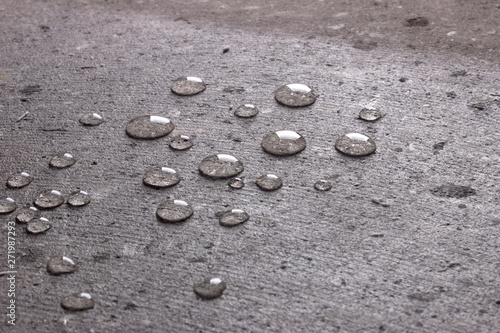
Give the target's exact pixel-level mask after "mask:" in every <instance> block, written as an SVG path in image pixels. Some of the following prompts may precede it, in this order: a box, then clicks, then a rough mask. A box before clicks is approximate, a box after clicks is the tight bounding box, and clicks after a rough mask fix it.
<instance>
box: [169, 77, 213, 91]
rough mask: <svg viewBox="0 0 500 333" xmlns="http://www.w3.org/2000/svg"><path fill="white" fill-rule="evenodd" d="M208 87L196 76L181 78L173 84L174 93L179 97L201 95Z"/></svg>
mask: <svg viewBox="0 0 500 333" xmlns="http://www.w3.org/2000/svg"><path fill="white" fill-rule="evenodd" d="M206 87H207V85H206V84H205V82H203V80H202V79H200V78H198V77H195V76H187V77H181V78H178V79H177V80H175V81H174V83H173V84H172V87H171V89H172V91H173V92H174V93H176V94H177V95H182V96H189V95H196V94H199V93H201V92H202V91H204V90H205V89H206Z"/></svg>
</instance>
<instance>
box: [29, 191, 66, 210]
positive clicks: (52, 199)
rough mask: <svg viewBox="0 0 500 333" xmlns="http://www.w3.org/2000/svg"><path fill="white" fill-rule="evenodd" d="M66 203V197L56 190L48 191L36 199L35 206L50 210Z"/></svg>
mask: <svg viewBox="0 0 500 333" xmlns="http://www.w3.org/2000/svg"><path fill="white" fill-rule="evenodd" d="M63 203H64V197H63V196H62V195H61V192H59V191H56V190H46V191H43V192H42V193H40V194H39V195H38V197H37V198H36V199H35V205H36V206H37V207H38V208H44V209H50V208H55V207H57V206H60V205H62V204H63Z"/></svg>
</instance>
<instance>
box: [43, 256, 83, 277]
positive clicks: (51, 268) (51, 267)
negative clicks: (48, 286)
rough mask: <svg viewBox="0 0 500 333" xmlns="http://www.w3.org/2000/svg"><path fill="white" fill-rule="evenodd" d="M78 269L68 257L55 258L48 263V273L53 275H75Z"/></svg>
mask: <svg viewBox="0 0 500 333" xmlns="http://www.w3.org/2000/svg"><path fill="white" fill-rule="evenodd" d="M77 269H78V266H77V265H75V263H74V262H73V260H71V259H70V258H68V257H64V256H62V257H53V258H50V259H49V261H48V262H47V272H49V273H50V274H52V275H60V274H68V273H73V272H75V271H76V270H77Z"/></svg>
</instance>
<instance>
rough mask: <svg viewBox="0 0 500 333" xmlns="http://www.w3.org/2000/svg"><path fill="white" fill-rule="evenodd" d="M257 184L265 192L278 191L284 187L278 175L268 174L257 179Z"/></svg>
mask: <svg viewBox="0 0 500 333" xmlns="http://www.w3.org/2000/svg"><path fill="white" fill-rule="evenodd" d="M255 184H257V186H259V188H260V189H261V190H263V191H276V190H279V189H280V188H281V187H282V186H283V181H282V180H281V178H280V177H278V176H276V175H273V174H267V175H262V176H260V177H259V178H257V180H256V181H255Z"/></svg>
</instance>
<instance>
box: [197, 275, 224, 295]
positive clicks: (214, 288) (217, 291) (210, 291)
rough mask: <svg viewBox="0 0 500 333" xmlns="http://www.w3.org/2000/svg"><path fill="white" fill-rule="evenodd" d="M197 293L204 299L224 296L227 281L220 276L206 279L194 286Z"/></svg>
mask: <svg viewBox="0 0 500 333" xmlns="http://www.w3.org/2000/svg"><path fill="white" fill-rule="evenodd" d="M193 290H194V292H195V293H196V295H198V296H200V297H201V298H204V299H213V298H217V297H220V296H222V293H223V292H224V290H226V283H225V282H224V281H222V280H221V279H219V278H212V279H206V280H205V281H203V282H202V283H199V284H196V285H195V286H194V288H193Z"/></svg>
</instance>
